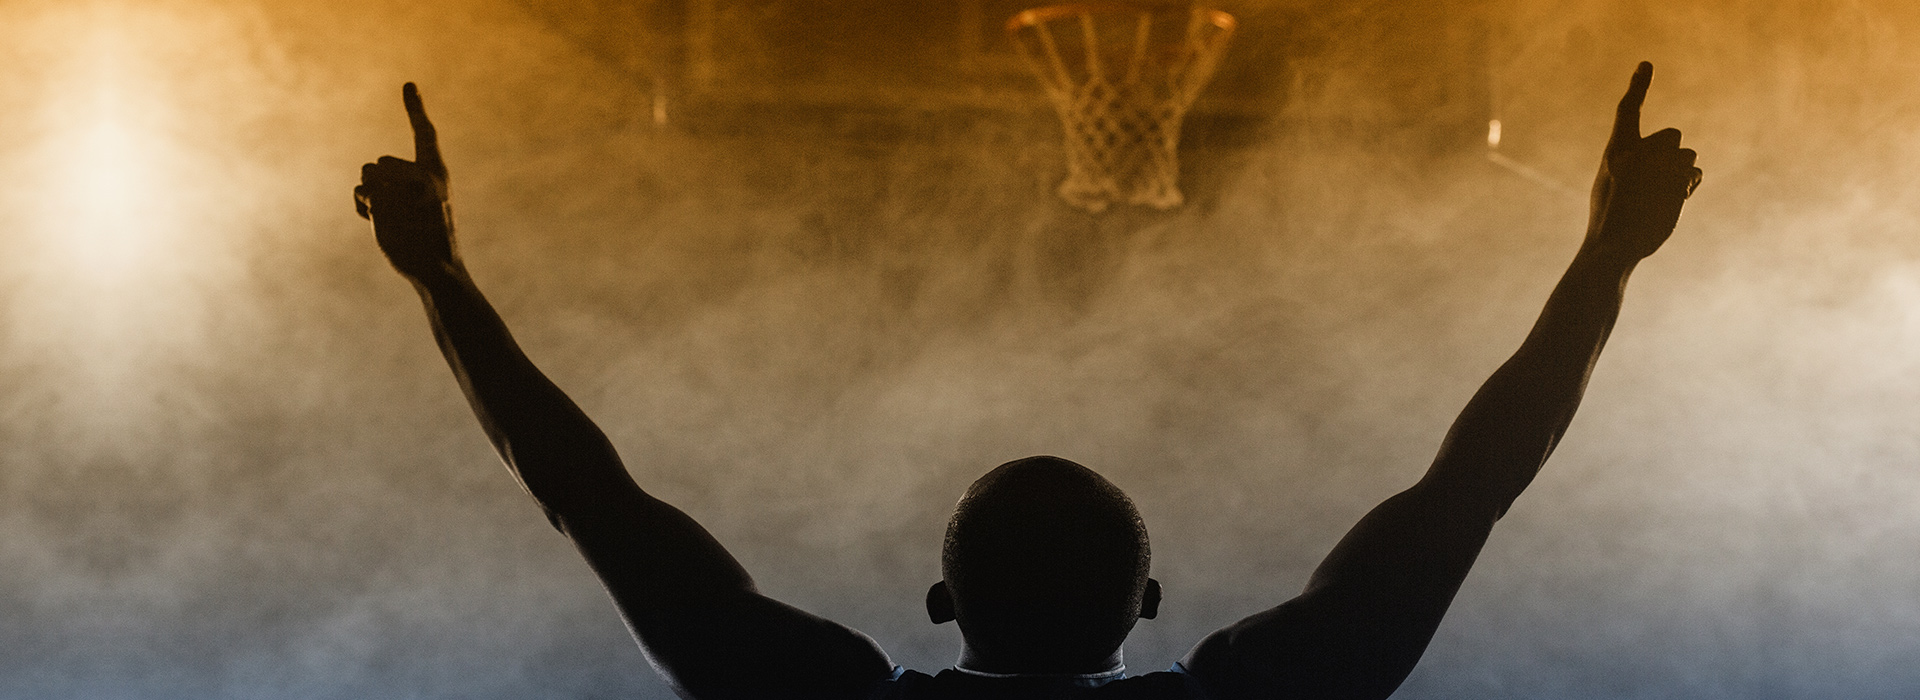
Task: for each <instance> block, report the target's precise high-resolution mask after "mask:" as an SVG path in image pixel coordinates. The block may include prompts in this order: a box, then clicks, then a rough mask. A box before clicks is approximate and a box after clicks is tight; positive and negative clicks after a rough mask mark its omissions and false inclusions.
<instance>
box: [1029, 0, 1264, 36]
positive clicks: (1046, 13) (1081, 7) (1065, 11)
mask: <svg viewBox="0 0 1920 700" xmlns="http://www.w3.org/2000/svg"><path fill="white" fill-rule="evenodd" d="M1174 7H1178V6H1177V5H1142V4H1133V3H1124V2H1077V3H1068V4H1064V5H1047V6H1045V7H1035V8H1031V9H1026V10H1021V11H1020V12H1018V13H1016V14H1014V16H1012V17H1009V18H1007V33H1008V34H1016V33H1018V32H1019V31H1020V30H1021V28H1023V27H1034V26H1039V25H1041V24H1045V23H1047V22H1051V21H1053V20H1056V19H1060V18H1061V17H1067V16H1071V15H1077V14H1081V13H1102V12H1127V11H1131V10H1147V11H1151V10H1156V9H1171V8H1174ZM1200 12H1201V13H1203V14H1204V15H1206V18H1207V21H1209V22H1212V23H1213V26H1216V27H1219V28H1221V29H1225V30H1227V31H1233V28H1234V26H1235V25H1237V24H1239V20H1236V19H1234V18H1233V15H1230V14H1227V13H1225V12H1222V11H1220V10H1213V9H1202V10H1200Z"/></svg>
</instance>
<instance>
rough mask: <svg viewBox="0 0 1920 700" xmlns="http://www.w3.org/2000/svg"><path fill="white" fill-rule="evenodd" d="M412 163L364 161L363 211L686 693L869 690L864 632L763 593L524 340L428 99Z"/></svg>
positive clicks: (486, 422) (874, 674)
mask: <svg viewBox="0 0 1920 700" xmlns="http://www.w3.org/2000/svg"><path fill="white" fill-rule="evenodd" d="M405 102H406V107H407V113H408V116H409V118H410V119H411V120H412V122H413V128H414V136H415V152H416V155H415V160H414V161H405V160H401V159H398V158H392V157H383V158H381V159H380V160H379V161H377V162H375V163H370V164H368V165H367V166H366V167H365V168H363V170H362V175H361V179H362V183H361V185H360V187H358V188H356V190H355V194H356V201H357V204H358V206H359V209H360V213H361V214H362V215H364V216H367V217H368V218H370V219H372V221H373V224H374V235H375V238H376V239H377V240H378V242H379V244H380V248H381V250H382V251H383V252H384V253H386V255H387V258H388V260H389V261H390V262H392V263H393V265H394V268H395V269H396V270H398V271H399V272H400V273H401V275H402V276H404V277H406V278H407V279H408V281H410V282H412V283H413V285H414V288H415V290H417V291H418V292H419V294H420V298H421V301H422V302H423V303H424V304H425V306H426V310H427V316H428V319H429V321H430V322H431V323H432V326H433V334H434V338H435V340H436V341H438V343H439V345H440V349H441V352H442V354H443V355H444V356H445V357H446V360H447V364H448V365H449V366H450V367H451V368H452V369H453V374H454V376H455V378H457V379H458V380H459V383H460V387H461V389H462V390H463V391H464V392H465V393H466V396H467V401H468V404H469V405H470V406H471V407H472V408H473V412H474V415H475V416H476V417H477V418H479V420H480V424H481V427H482V428H483V429H484V430H485V431H486V434H487V437H488V438H489V439H490V440H491V441H492V442H493V445H494V448H495V449H496V450H497V451H498V452H499V454H500V457H501V459H502V460H503V461H505V462H506V464H507V467H508V468H509V469H510V470H511V471H512V472H513V474H514V476H515V477H516V478H518V479H519V481H520V483H521V485H522V486H523V487H524V488H525V489H526V490H527V492H528V493H529V494H531V495H532V496H533V497H534V500H535V501H537V502H538V503H539V504H540V507H541V509H542V510H544V511H545V512H546V515H547V518H548V519H549V520H550V521H551V522H552V523H553V525H554V527H556V528H558V529H559V530H560V531H561V532H562V533H564V534H565V535H566V536H567V537H568V538H569V539H570V540H572V541H573V543H574V545H575V546H576V547H577V548H578V549H579V550H580V553H581V554H582V555H583V556H584V557H585V558H586V560H587V563H588V564H589V565H590V566H591V567H592V568H593V570H594V572H595V573H596V574H598V575H599V577H600V579H601V581H602V582H603V583H604V584H605V585H606V587H607V590H608V592H609V593H610V594H611V595H612V596H613V599H614V603H615V604H616V605H617V606H618V607H619V609H620V612H621V614H622V616H623V617H624V618H625V619H626V621H627V624H628V626H629V627H630V629H631V630H632V632H633V633H634V635H635V636H636V637H638V638H639V641H640V643H641V646H642V647H643V648H644V649H645V651H646V652H647V654H648V657H649V658H650V659H651V660H652V661H653V663H654V665H655V666H656V667H658V668H659V669H660V670H661V671H662V672H663V673H664V674H665V675H666V676H667V679H668V681H669V682H671V683H673V684H674V686H675V688H676V689H677V690H679V691H680V693H681V694H682V695H685V696H687V697H697V698H730V697H756V698H757V697H793V696H804V697H856V696H857V695H858V693H859V692H861V691H862V690H864V689H865V688H866V687H867V686H868V685H870V684H871V683H872V682H873V681H876V680H879V679H883V678H886V677H887V676H888V675H889V674H890V673H891V670H892V663H891V662H890V661H889V660H888V659H887V657H886V654H885V653H883V652H881V651H880V649H879V648H878V647H877V646H876V645H875V644H874V643H873V641H872V640H871V639H868V638H867V637H866V636H865V635H862V634H860V633H859V632H856V631H854V630H851V629H848V628H846V627H843V626H841V625H838V624H835V623H833V622H831V621H828V620H825V619H822V618H819V617H816V616H813V615H810V614H807V613H805V612H802V611H800V610H798V609H795V608H792V607H790V606H787V605H785V604H782V603H780V602H778V601H775V600H773V599H771V598H767V597H766V596H763V595H761V594H760V593H759V592H758V590H757V589H756V588H755V587H754V584H753V579H752V578H751V577H749V576H748V575H747V572H746V570H745V569H743V568H742V567H741V566H740V564H739V563H738V562H737V561H735V559H734V558H733V556H732V555H731V554H729V553H728V552H727V550H726V548H724V547H722V546H721V545H720V543H719V542H718V541H717V540H715V539H714V538H713V536H712V535H710V534H709V533H708V532H707V531H706V529H705V528H702V527H701V526H700V525H699V524H698V523H696V522H694V521H693V519H692V518H689V517H688V516H687V515H686V514H685V513H682V512H681V511H680V510H679V509H677V508H674V507H672V506H670V505H668V504H666V503H665V502H662V501H660V500H659V499H656V498H654V497H653V496H651V495H649V494H647V493H646V492H645V491H642V490H641V488H640V487H639V485H638V484H636V483H635V482H634V480H633V478H632V477H631V476H630V475H629V474H628V473H627V470H626V467H625V466H624V465H623V464H622V463H621V461H620V457H619V455H618V454H616V453H615V451H614V449H613V446H612V444H611V443H610V442H609V441H608V440H607V438H606V435H605V434H604V433H602V432H601V430H600V429H599V427H598V426H596V425H594V423H593V421H592V420H590V419H589V418H588V417H587V415H586V414H585V413H584V412H582V411H581V410H580V408H579V407H578V406H576V405H575V404H574V403H573V401H572V400H571V399H569V398H568V397H567V395H566V394H565V393H563V392H561V391H560V389H559V387H557V386H555V385H554V384H553V382H551V381H549V380H548V379H547V377H546V375H545V374H543V373H542V372H541V371H540V370H539V368H538V367H535V366H534V364H533V362H532V361H531V360H529V359H528V358H527V356H526V354H525V353H524V352H522V351H521V349H520V347H519V345H518V344H517V343H515V342H514V340H513V336H512V334H511V333H510V332H509V331H508V330H507V326H506V324H505V323H504V322H503V321H502V320H501V319H500V316H499V314H498V313H496V312H495V311H494V309H493V306H492V305H491V304H489V303H487V300H486V298H485V297H484V296H483V295H481V293H480V290H479V288H478V287H476V286H474V283H473V280H472V278H471V277H469V276H468V274H467V271H466V266H465V265H464V264H462V263H461V262H460V258H459V256H458V254H457V251H456V249H455V246H454V243H453V222H452V216H451V213H450V209H449V208H448V205H447V202H448V198H447V174H446V167H445V165H444V164H443V163H442V161H441V159H440V154H439V148H438V145H437V143H436V139H435V135H434V130H433V125H432V124H431V123H429V122H428V121H427V118H426V113H425V110H424V108H423V107H422V106H421V104H420V98H419V95H418V94H417V93H416V92H415V91H414V90H413V86H412V85H411V84H409V85H408V86H407V89H406V92H405Z"/></svg>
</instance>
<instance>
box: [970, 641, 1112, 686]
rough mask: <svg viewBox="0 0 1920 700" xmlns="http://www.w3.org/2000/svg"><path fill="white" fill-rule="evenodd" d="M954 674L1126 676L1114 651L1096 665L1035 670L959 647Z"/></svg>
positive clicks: (1078, 676) (1021, 664)
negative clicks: (958, 656) (957, 672)
mask: <svg viewBox="0 0 1920 700" xmlns="http://www.w3.org/2000/svg"><path fill="white" fill-rule="evenodd" d="M953 668H954V670H956V671H960V672H962V673H967V674H971V675H975V676H986V677H990V678H1015V677H1028V676H1061V677H1069V678H1106V677H1113V676H1118V675H1120V674H1123V673H1126V671H1127V663H1126V656H1125V654H1124V653H1123V652H1122V651H1121V650H1119V649H1115V650H1114V651H1113V654H1111V655H1109V656H1107V658H1106V659H1105V660H1104V661H1102V662H1101V663H1098V664H1086V665H1080V664H1074V665H1070V666H1061V667H1047V666H1035V665H1032V664H1027V663H1018V662H1017V661H1014V662H1009V661H1008V660H1005V659H999V660H996V659H992V658H989V657H986V656H984V655H981V654H980V653H978V652H975V651H974V650H973V648H972V647H970V646H968V647H962V648H961V650H960V660H959V661H956V662H954V664H953Z"/></svg>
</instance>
